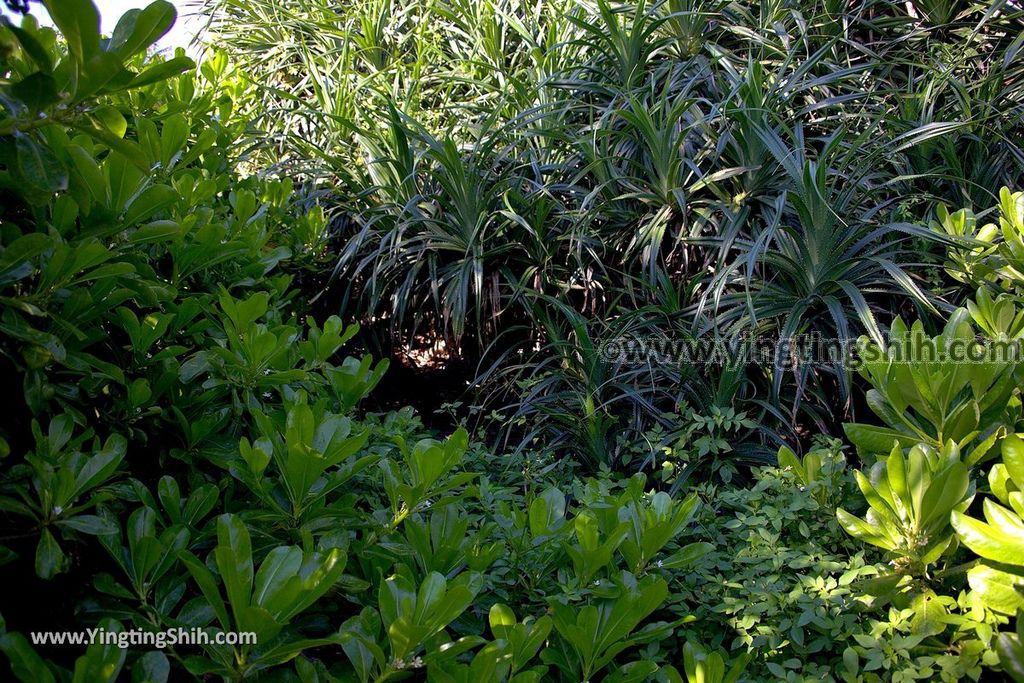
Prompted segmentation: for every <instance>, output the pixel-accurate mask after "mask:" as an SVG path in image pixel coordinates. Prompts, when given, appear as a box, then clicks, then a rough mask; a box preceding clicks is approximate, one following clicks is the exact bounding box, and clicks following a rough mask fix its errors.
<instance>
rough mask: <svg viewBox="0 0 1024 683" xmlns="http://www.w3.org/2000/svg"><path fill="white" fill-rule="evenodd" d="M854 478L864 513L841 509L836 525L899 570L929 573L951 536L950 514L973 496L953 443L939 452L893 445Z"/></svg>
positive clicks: (964, 504)
mask: <svg viewBox="0 0 1024 683" xmlns="http://www.w3.org/2000/svg"><path fill="white" fill-rule="evenodd" d="M854 476H855V478H856V480H857V486H858V488H860V491H861V494H862V495H863V496H864V499H865V500H866V501H867V503H868V508H869V509H868V513H867V516H866V517H865V518H864V519H861V518H859V517H856V516H854V515H851V514H850V513H849V512H847V511H846V510H844V509H842V508H839V509H838V510H837V511H836V515H837V517H838V518H839V523H840V524H841V525H842V526H843V529H845V530H846V531H847V533H849V534H850V535H852V536H854V537H855V538H858V539H860V540H861V541H863V542H865V543H870V544H871V545H874V546H877V547H879V548H882V549H884V550H886V551H887V552H888V554H889V555H890V556H891V558H892V562H893V566H894V568H895V571H896V572H899V573H910V574H915V575H916V574H920V573H924V572H927V571H928V566H929V565H931V564H933V563H935V562H936V561H937V560H938V559H939V557H941V556H942V554H943V553H945V552H946V550H947V549H948V548H949V544H950V542H951V541H952V540H953V529H952V528H951V527H950V526H949V516H950V513H953V512H963V511H964V510H966V509H967V507H968V506H969V505H970V504H971V500H972V499H973V498H974V488H973V485H972V484H971V483H970V480H969V477H968V469H967V466H966V465H965V464H964V463H963V462H962V461H961V459H960V452H959V450H958V449H957V447H956V446H955V445H954V444H953V443H952V442H949V443H947V444H946V446H945V447H944V448H943V449H942V450H941V451H937V450H935V449H934V448H932V447H931V446H927V445H923V444H919V445H917V446H914V447H913V448H911V449H910V452H909V453H908V454H906V455H904V453H903V449H902V448H900V446H899V445H898V444H897V445H895V446H893V449H892V452H891V453H890V454H889V457H887V458H885V459H884V460H881V461H879V462H877V463H875V464H874V465H873V466H872V467H871V470H870V471H869V472H868V474H867V475H865V474H864V473H862V472H860V471H857V472H854Z"/></svg>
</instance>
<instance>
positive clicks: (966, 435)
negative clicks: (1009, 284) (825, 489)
mask: <svg viewBox="0 0 1024 683" xmlns="http://www.w3.org/2000/svg"><path fill="white" fill-rule="evenodd" d="M983 305H984V304H983ZM858 353H859V356H860V358H859V361H858V362H859V371H860V374H861V375H862V376H863V377H864V378H865V379H866V380H867V381H868V382H869V383H870V384H871V387H872V388H871V389H870V390H869V391H868V394H867V402H868V406H869V407H870V408H871V411H872V412H873V413H874V414H875V415H876V416H877V417H878V418H879V419H881V420H882V421H883V422H884V423H885V425H886V426H885V427H879V426H875V425H868V424H860V423H851V424H845V425H844V429H845V431H846V435H847V437H848V438H849V439H850V441H852V442H853V443H854V445H855V446H856V447H857V451H858V453H860V454H861V455H862V456H864V457H870V456H878V455H884V454H886V453H888V452H889V450H890V449H891V448H892V444H893V441H898V442H899V444H900V446H901V447H902V448H909V447H911V446H913V445H914V444H917V443H923V444H928V445H929V446H931V447H932V448H934V449H937V450H938V449H944V448H945V447H946V445H947V443H949V442H952V443H953V444H954V445H955V446H956V447H957V448H958V449H960V450H962V451H963V452H964V461H965V462H966V463H967V464H969V465H973V464H975V463H977V462H979V461H981V460H983V459H985V458H986V457H991V455H992V453H994V451H992V448H993V446H994V445H996V444H997V443H998V440H999V439H1000V438H1001V437H1002V436H1003V435H1004V434H1005V432H1006V429H1007V425H1008V424H1012V422H1013V420H1014V419H1015V418H1014V415H1015V413H1014V411H1013V405H1012V404H1011V403H1010V398H1011V396H1013V394H1014V392H1015V391H1016V388H1017V380H1016V378H1015V375H1014V370H1015V368H1016V367H1017V365H1018V364H1019V360H1018V359H1017V358H1016V356H1015V355H1013V354H1012V353H1009V354H1008V355H1006V356H1005V357H1003V356H1001V355H1000V354H1001V353H1002V352H1001V351H1000V350H999V348H998V347H992V348H986V347H985V346H984V345H983V344H982V343H981V342H980V341H978V340H977V339H976V337H975V332H974V329H973V328H972V326H971V324H970V322H969V316H968V311H967V310H966V309H957V310H956V311H954V312H953V314H952V315H951V316H950V318H949V321H948V322H947V323H946V325H945V327H944V328H943V331H942V334H940V335H938V336H936V337H929V336H928V335H927V334H926V333H925V331H924V326H923V325H922V323H921V322H920V321H917V322H915V323H914V324H913V325H912V326H911V327H910V328H908V327H907V326H906V324H905V323H904V322H903V321H902V320H901V319H899V318H896V320H894V321H893V323H892V327H891V330H890V333H889V340H888V343H887V344H886V345H884V346H879V345H878V344H875V343H874V342H872V341H869V340H867V339H863V338H862V339H861V340H860V344H859V348H858Z"/></svg>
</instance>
